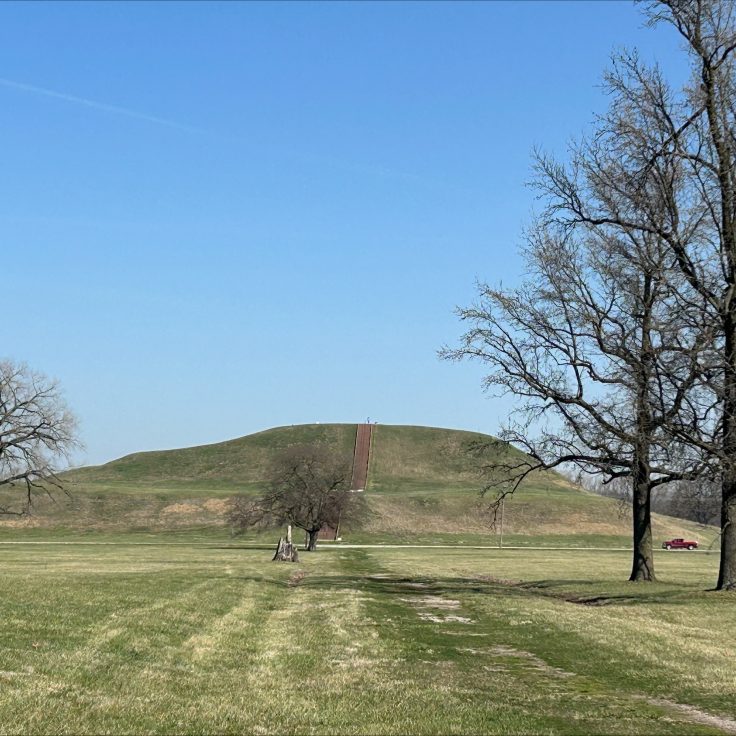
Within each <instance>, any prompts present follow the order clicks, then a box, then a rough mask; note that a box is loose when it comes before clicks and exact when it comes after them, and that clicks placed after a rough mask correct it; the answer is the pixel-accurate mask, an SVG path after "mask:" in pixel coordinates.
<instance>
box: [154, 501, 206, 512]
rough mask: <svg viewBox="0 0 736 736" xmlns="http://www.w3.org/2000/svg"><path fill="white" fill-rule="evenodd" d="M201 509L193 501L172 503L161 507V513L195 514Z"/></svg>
mask: <svg viewBox="0 0 736 736" xmlns="http://www.w3.org/2000/svg"><path fill="white" fill-rule="evenodd" d="M200 511H201V509H200V508H199V506H195V505H194V504H193V503H172V504H169V505H168V506H164V508H162V509H161V513H162V514H196V513H199V512H200Z"/></svg>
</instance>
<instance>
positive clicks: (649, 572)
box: [629, 463, 656, 582]
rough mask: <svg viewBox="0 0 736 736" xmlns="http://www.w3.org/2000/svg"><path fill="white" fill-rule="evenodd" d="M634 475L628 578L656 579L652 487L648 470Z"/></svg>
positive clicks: (637, 579)
mask: <svg viewBox="0 0 736 736" xmlns="http://www.w3.org/2000/svg"><path fill="white" fill-rule="evenodd" d="M638 465H639V466H640V467H638V468H637V472H636V474H635V475H634V483H633V502H632V506H633V517H634V560H633V563H632V566H631V575H630V577H629V580H631V581H635V582H642V581H648V582H651V581H653V580H656V578H655V576H654V551H653V549H652V519H651V500H652V489H651V485H650V481H649V471H648V470H647V469H646V468H642V467H641V466H643V463H638Z"/></svg>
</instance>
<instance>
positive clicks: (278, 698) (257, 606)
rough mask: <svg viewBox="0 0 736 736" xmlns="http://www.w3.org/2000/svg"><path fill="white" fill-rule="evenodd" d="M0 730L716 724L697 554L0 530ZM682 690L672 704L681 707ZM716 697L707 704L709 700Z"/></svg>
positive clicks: (720, 624)
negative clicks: (32, 535) (96, 537)
mask: <svg viewBox="0 0 736 736" xmlns="http://www.w3.org/2000/svg"><path fill="white" fill-rule="evenodd" d="M0 555H1V556H2V565H1V566H0V569H1V572H0V575H2V591H3V594H2V600H1V601H0V617H1V620H2V626H1V627H0V637H1V638H0V731H2V732H3V733H34V734H45V733H75V734H76V733H125V734H131V733H167V734H175V733H176V734H180V733H198V734H201V733H255V734H261V733H278V734H282V733H297V734H302V733H335V734H336V733H340V734H342V733H346V734H374V733H375V734H383V733H390V734H407V733H422V734H424V733H439V734H450V733H472V734H477V733H493V734H501V733H503V734H511V733H518V734H524V733H525V734H529V733H532V734H558V733H560V734H578V733H579V734H589V733H601V734H603V733H620V734H668V735H670V736H671V735H672V734H682V733H688V734H690V733H692V734H696V733H722V732H724V731H725V732H727V731H728V730H729V729H732V728H735V727H736V724H735V723H733V721H732V720H731V719H736V704H735V700H734V696H735V695H736V595H734V594H724V593H715V592H709V591H707V588H709V587H711V586H712V584H713V582H714V581H715V578H716V570H717V557H716V556H715V555H706V554H698V553H692V554H687V553H661V554H658V556H657V564H658V566H659V576H660V579H661V581H662V582H660V583H657V584H654V585H641V584H638V585H637V584H628V583H625V582H621V581H622V580H625V578H626V576H627V572H628V565H629V555H628V554H627V553H624V552H614V551H603V550H601V551H595V552H583V551H559V552H558V551H534V550H481V551H477V550H448V549H435V550H431V549H411V550H408V549H405V550H397V549H345V548H343V549H340V548H331V549H324V550H322V551H318V552H316V553H313V554H311V555H310V554H306V553H305V554H303V555H302V558H303V564H298V565H289V564H279V563H271V562H270V553H269V552H268V551H267V550H254V549H238V548H234V547H226V546H221V547H217V546H215V545H210V546H206V545H201V546H195V545H192V546H135V545H118V546H100V545H73V544H72V545H54V544H48V545H46V544H33V545H30V544H29V545H24V544H18V545H0ZM684 706H688V707H687V708H686V707H684ZM708 714H709V715H710V716H716V717H720V719H721V720H720V721H719V720H716V719H709V718H708Z"/></svg>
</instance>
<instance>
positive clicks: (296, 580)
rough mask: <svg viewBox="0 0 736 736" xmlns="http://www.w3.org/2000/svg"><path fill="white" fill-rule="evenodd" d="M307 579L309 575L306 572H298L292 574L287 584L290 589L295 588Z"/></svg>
mask: <svg viewBox="0 0 736 736" xmlns="http://www.w3.org/2000/svg"><path fill="white" fill-rule="evenodd" d="M305 577H307V573H306V572H305V571H304V570H297V571H296V572H293V573H292V574H291V576H290V577H289V580H288V581H287V583H286V584H287V585H288V586H289V587H290V588H295V587H296V586H297V585H299V584H301V582H302V580H304V578H305Z"/></svg>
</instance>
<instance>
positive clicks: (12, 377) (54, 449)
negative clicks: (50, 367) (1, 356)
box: [0, 360, 79, 514]
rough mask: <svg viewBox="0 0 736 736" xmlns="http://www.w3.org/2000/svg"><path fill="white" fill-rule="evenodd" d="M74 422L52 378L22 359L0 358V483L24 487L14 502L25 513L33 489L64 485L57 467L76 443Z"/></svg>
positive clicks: (9, 511)
mask: <svg viewBox="0 0 736 736" xmlns="http://www.w3.org/2000/svg"><path fill="white" fill-rule="evenodd" d="M76 428H77V423H76V419H75V417H74V415H73V414H72V412H71V411H70V409H69V408H68V407H67V405H66V403H65V401H64V399H63V397H62V395H61V391H60V389H59V386H58V384H57V383H56V382H55V381H52V380H50V379H49V378H47V377H46V376H44V375H42V374H41V373H37V372H35V371H32V370H31V369H30V368H28V367H27V366H26V365H24V364H22V363H16V362H13V361H9V360H4V361H0V486H10V487H14V486H18V487H20V488H22V489H23V500H22V501H21V502H20V503H19V505H18V507H17V508H16V507H4V508H0V513H2V514H23V513H27V512H28V511H29V509H30V507H31V505H32V502H33V494H34V492H35V491H41V492H46V493H48V492H50V491H51V490H53V489H54V488H57V489H60V488H62V487H63V484H62V481H61V480H60V478H59V477H58V475H57V473H58V472H59V471H60V470H62V469H63V466H64V465H65V464H68V462H69V460H70V454H71V453H72V452H73V451H74V450H75V449H77V448H78V447H79V443H78V441H77V439H76Z"/></svg>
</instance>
